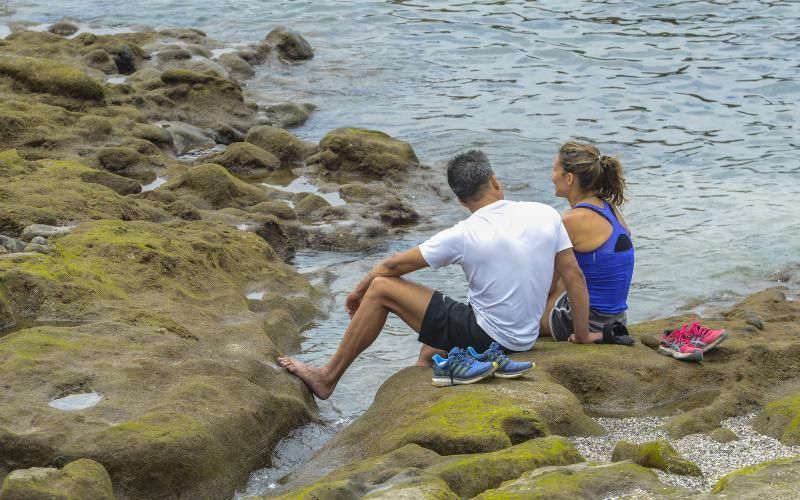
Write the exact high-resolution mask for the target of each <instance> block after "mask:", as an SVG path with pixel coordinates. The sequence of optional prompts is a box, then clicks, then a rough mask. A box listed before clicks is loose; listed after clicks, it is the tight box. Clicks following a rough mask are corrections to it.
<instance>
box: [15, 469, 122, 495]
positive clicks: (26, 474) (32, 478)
mask: <svg viewBox="0 0 800 500" xmlns="http://www.w3.org/2000/svg"><path fill="white" fill-rule="evenodd" d="M82 498H92V499H97V500H113V498H114V491H113V488H112V486H111V478H110V477H109V476H108V472H106V470H105V468H104V467H103V466H102V465H100V464H99V463H97V462H95V461H93V460H88V459H80V460H75V461H74V462H70V463H68V464H67V465H65V466H64V468H63V469H61V470H59V469H45V468H32V469H24V470H15V471H13V472H12V473H10V474H9V475H8V476H6V479H5V481H3V488H2V489H0V500H42V499H64V500H71V499H75V500H78V499H82Z"/></svg>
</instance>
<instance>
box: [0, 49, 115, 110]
mask: <svg viewBox="0 0 800 500" xmlns="http://www.w3.org/2000/svg"><path fill="white" fill-rule="evenodd" d="M0 75H2V76H7V77H10V78H12V79H14V81H16V82H19V83H20V84H21V85H24V86H25V87H27V88H28V89H29V90H31V91H32V92H47V93H49V94H54V95H61V96H66V97H75V98H79V99H93V100H101V99H103V97H105V91H104V90H103V86H102V85H101V84H100V82H98V81H97V80H94V79H93V78H91V77H89V76H88V75H87V74H86V73H84V72H82V71H80V70H78V69H76V68H73V67H71V66H67V65H65V64H61V63H59V62H56V61H52V60H49V59H38V58H34V57H15V56H0Z"/></svg>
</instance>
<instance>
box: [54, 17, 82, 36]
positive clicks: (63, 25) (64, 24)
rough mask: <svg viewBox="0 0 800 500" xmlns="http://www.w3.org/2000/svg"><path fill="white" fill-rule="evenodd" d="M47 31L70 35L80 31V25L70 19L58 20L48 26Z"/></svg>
mask: <svg viewBox="0 0 800 500" xmlns="http://www.w3.org/2000/svg"><path fill="white" fill-rule="evenodd" d="M47 31H49V32H50V33H53V34H54V35H60V36H70V35H74V34H75V33H77V32H78V27H77V26H76V25H75V24H73V23H71V22H69V21H58V22H57V23H55V24H52V25H50V27H49V28H47Z"/></svg>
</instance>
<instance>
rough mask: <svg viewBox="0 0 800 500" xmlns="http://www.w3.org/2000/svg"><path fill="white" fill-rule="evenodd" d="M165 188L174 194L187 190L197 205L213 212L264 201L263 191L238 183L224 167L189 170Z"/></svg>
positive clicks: (204, 167) (208, 166)
mask: <svg viewBox="0 0 800 500" xmlns="http://www.w3.org/2000/svg"><path fill="white" fill-rule="evenodd" d="M165 188H166V189H168V190H170V191H174V192H176V193H178V194H179V193H181V192H185V191H188V192H190V193H191V194H193V195H194V196H195V197H197V198H198V203H202V201H204V202H205V203H206V204H207V206H208V207H209V208H214V209H218V208H223V207H247V206H250V205H255V204H258V203H261V202H263V201H267V195H266V193H265V192H264V191H262V190H260V189H258V188H257V187H255V186H251V185H249V184H246V183H244V182H242V181H240V180H239V179H237V178H236V177H234V176H233V175H231V174H230V172H228V171H227V170H226V169H225V167H223V166H221V165H215V164H206V165H198V166H196V167H192V168H190V169H189V170H187V171H186V172H185V173H184V174H183V175H182V176H181V177H180V178H178V179H176V180H175V181H171V182H170V183H168V184H167V185H166V186H165ZM200 200H202V201H200ZM198 208H202V206H199V207H198Z"/></svg>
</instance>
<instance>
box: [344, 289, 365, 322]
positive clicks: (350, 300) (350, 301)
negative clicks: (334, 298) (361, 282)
mask: <svg viewBox="0 0 800 500" xmlns="http://www.w3.org/2000/svg"><path fill="white" fill-rule="evenodd" d="M363 297H364V293H363V292H361V291H360V290H358V289H355V290H353V291H352V292H350V294H349V295H348V296H347V299H345V301H344V308H345V310H346V311H347V314H348V315H349V316H350V319H353V316H354V315H355V314H356V311H358V306H360V305H361V299H362V298H363Z"/></svg>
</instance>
